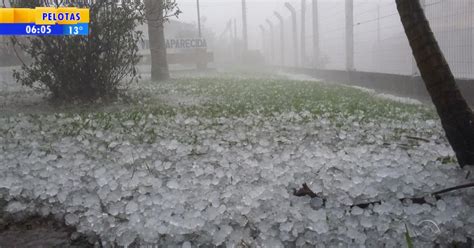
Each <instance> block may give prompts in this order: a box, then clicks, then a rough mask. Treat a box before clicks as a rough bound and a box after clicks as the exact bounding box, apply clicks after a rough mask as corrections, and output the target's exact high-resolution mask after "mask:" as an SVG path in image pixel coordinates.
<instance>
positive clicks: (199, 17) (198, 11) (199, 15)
mask: <svg viewBox="0 0 474 248" xmlns="http://www.w3.org/2000/svg"><path fill="white" fill-rule="evenodd" d="M196 1H197V15H198V16H197V17H198V29H199V37H202V33H201V10H200V6H199V0H196Z"/></svg>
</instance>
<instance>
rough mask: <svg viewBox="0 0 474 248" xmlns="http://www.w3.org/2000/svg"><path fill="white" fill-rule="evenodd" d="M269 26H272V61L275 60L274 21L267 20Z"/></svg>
mask: <svg viewBox="0 0 474 248" xmlns="http://www.w3.org/2000/svg"><path fill="white" fill-rule="evenodd" d="M266 21H267V23H268V27H270V58H271V59H272V61H274V60H275V39H274V37H275V30H274V29H273V23H272V22H271V21H270V20H268V19H267V20H266Z"/></svg>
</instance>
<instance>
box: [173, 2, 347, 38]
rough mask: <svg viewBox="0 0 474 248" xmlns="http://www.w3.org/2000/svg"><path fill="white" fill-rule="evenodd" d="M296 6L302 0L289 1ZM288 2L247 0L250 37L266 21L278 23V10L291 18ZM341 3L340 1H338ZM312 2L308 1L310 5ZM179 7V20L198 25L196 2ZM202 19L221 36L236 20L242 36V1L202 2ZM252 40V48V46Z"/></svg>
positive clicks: (254, 34)
mask: <svg viewBox="0 0 474 248" xmlns="http://www.w3.org/2000/svg"><path fill="white" fill-rule="evenodd" d="M287 1H288V2H291V3H292V4H294V6H295V8H296V9H297V10H299V9H300V3H301V1H300V0H287ZM287 1H286V0H247V11H248V12H247V13H248V26H249V27H248V29H249V30H248V31H249V36H250V37H255V36H257V35H258V32H259V30H258V26H259V25H260V24H264V23H265V19H266V18H269V19H271V20H272V21H274V22H275V23H276V20H277V19H276V17H275V16H274V14H273V11H275V10H277V11H279V12H281V13H282V14H283V16H289V15H290V14H289V12H288V10H286V9H285V7H284V3H285V2H287ZM336 1H339V0H336ZM310 2H311V0H307V3H308V4H309V3H310ZM178 4H179V7H180V9H181V11H183V13H182V14H181V15H180V17H179V19H180V20H182V21H184V22H189V23H196V22H197V11H196V0H178ZM200 6H201V18H203V19H205V22H204V23H203V25H205V26H206V27H211V29H212V30H214V32H215V33H216V34H217V35H220V34H221V33H222V32H223V31H224V29H225V27H226V23H227V21H228V20H230V19H233V18H236V19H237V25H238V27H239V28H238V30H237V31H238V35H239V36H241V34H242V26H241V20H242V5H241V0H200ZM258 37H259V36H258ZM252 43H253V42H252V40H251V41H250V46H252V45H253V44H252Z"/></svg>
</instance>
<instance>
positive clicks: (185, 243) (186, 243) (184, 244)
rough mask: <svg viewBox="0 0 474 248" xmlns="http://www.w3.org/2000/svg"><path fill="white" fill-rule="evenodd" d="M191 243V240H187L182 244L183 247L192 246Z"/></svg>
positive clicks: (189, 247)
mask: <svg viewBox="0 0 474 248" xmlns="http://www.w3.org/2000/svg"><path fill="white" fill-rule="evenodd" d="M191 247H192V246H191V243H190V242H189V241H186V242H184V243H183V245H182V246H181V248H191Z"/></svg>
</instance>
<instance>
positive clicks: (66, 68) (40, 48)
mask: <svg viewBox="0 0 474 248" xmlns="http://www.w3.org/2000/svg"><path fill="white" fill-rule="evenodd" d="M61 2H62V1H61ZM21 6H22V7H37V6H61V4H60V3H58V1H38V0H30V1H22V2H21ZM68 6H74V7H87V8H90V25H89V29H90V30H89V35H88V36H68V37H65V36H60V37H51V36H41V37H31V38H28V40H27V42H18V40H17V39H15V38H13V42H14V43H15V44H17V45H19V46H20V47H21V48H22V49H23V50H24V51H25V52H26V53H27V54H28V55H29V56H30V57H31V59H32V61H31V63H23V65H22V70H21V71H15V72H14V77H15V78H16V80H17V81H18V82H20V83H21V84H23V85H25V86H29V87H35V86H40V87H41V88H46V89H47V90H49V92H50V93H51V96H52V98H53V99H55V100H61V101H71V100H86V101H89V100H95V99H98V98H104V97H105V98H108V97H114V96H116V95H117V93H118V90H119V87H120V86H121V85H122V84H127V83H130V82H132V81H133V80H134V79H136V78H137V77H138V74H137V71H136V69H135V65H136V64H137V63H138V62H139V60H140V56H139V55H138V42H139V41H140V40H141V37H142V34H141V32H139V31H135V28H136V26H137V25H139V24H140V23H143V12H142V10H143V7H142V4H141V3H140V1H129V2H128V1H124V2H123V3H122V4H120V5H119V4H117V3H115V1H109V0H96V1H86V0H84V1H82V2H81V1H75V2H74V3H73V4H70V5H68Z"/></svg>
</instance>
